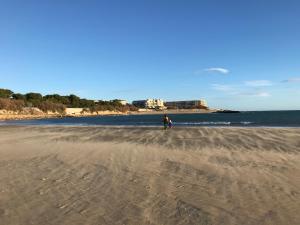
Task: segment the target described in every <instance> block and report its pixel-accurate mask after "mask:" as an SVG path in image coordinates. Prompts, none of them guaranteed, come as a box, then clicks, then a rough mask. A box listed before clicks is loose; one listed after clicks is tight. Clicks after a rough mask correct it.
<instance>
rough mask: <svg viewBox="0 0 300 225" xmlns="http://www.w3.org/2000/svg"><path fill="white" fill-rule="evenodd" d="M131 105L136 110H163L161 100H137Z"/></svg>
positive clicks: (163, 106)
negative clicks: (136, 108)
mask: <svg viewBox="0 0 300 225" xmlns="http://www.w3.org/2000/svg"><path fill="white" fill-rule="evenodd" d="M132 104H133V105H134V106H136V107H138V108H146V109H164V108H165V105H164V101H163V100H162V99H152V98H149V99H146V100H137V101H133V102H132Z"/></svg>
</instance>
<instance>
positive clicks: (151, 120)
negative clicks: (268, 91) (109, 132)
mask: <svg viewBox="0 0 300 225" xmlns="http://www.w3.org/2000/svg"><path fill="white" fill-rule="evenodd" d="M168 116H169V118H170V119H171V120H172V121H173V124H174V126H175V127H176V126H222V127H224V126H225V127H227V126H228V127H230V126H239V127H260V126H262V127H300V110H294V111H247V112H241V113H204V114H168ZM162 117H163V115H122V116H96V117H66V118H50V119H36V120H15V121H2V122H0V125H70V126H93V125H110V126H161V125H162Z"/></svg>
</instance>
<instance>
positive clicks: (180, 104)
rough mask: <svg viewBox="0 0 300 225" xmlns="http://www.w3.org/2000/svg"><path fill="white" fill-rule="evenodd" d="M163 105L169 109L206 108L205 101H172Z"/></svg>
mask: <svg viewBox="0 0 300 225" xmlns="http://www.w3.org/2000/svg"><path fill="white" fill-rule="evenodd" d="M165 105H166V106H167V107H169V108H178V109H191V108H207V103H206V101H205V100H203V99H201V100H188V101H172V102H166V103H165Z"/></svg>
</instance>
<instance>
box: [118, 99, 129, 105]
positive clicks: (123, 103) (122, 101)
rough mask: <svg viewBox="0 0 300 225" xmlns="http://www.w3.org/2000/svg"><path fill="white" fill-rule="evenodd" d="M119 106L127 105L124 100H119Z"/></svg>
mask: <svg viewBox="0 0 300 225" xmlns="http://www.w3.org/2000/svg"><path fill="white" fill-rule="evenodd" d="M119 102H120V104H121V105H127V101H126V100H119Z"/></svg>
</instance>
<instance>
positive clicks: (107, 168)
mask: <svg viewBox="0 0 300 225" xmlns="http://www.w3.org/2000/svg"><path fill="white" fill-rule="evenodd" d="M299 212H300V129H299V128H204V127H203V128H175V129H172V130H168V131H164V130H162V129H161V128H157V127H148V128H134V127H51V126H48V127H47V126H42V127H8V126H2V127H0V224H1V225H27V224H34V225H35V224H37V225H48V224H49V225H50V224H51V225H58V224H64V225H77V224H78V225H82V224H85V225H100V224H109V225H114V224H139V225H142V224H149V225H150V224H153V225H154V224H164V225H168V224H170V225H171V224H172V225H173V224H182V225H186V224H206V225H208V224H212V225H215V224H220V225H221V224H222V225H227V224H228V225H235V224H236V225H241V224H243V225H252V224H253V225H259V224H268V225H286V224H288V225H297V224H299V221H300V213H299Z"/></svg>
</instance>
